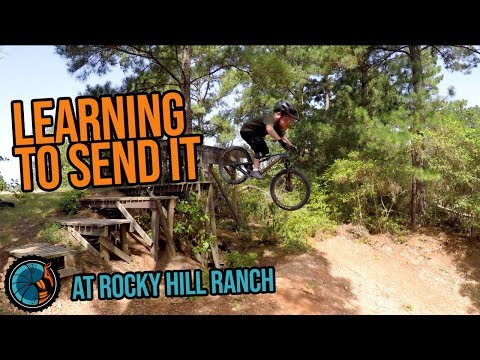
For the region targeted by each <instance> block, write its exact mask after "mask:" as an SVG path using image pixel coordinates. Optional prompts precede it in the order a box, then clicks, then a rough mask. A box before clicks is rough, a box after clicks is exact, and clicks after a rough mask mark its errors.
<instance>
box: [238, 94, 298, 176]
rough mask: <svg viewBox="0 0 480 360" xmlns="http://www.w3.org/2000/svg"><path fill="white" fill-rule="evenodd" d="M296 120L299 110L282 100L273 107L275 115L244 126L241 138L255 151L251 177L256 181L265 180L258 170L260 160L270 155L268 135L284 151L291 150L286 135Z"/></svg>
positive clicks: (260, 118)
mask: <svg viewBox="0 0 480 360" xmlns="http://www.w3.org/2000/svg"><path fill="white" fill-rule="evenodd" d="M295 120H297V121H298V120H299V117H298V111H297V109H295V107H294V106H293V105H292V103H290V102H288V101H286V100H280V101H279V102H277V103H276V104H275V106H274V107H273V114H269V115H265V116H262V117H259V118H255V119H251V120H248V121H247V122H246V123H245V124H243V126H242V128H241V129H240V136H241V137H242V139H243V140H245V141H246V142H247V144H248V145H250V147H251V148H252V150H253V151H254V156H253V169H252V171H251V172H250V176H252V177H254V178H256V179H262V178H263V176H262V174H260V172H259V171H258V168H259V166H260V159H261V158H262V157H264V156H266V155H268V153H269V150H268V146H267V143H266V142H265V140H264V138H265V136H266V135H267V134H269V135H270V136H271V137H273V138H274V139H275V140H277V141H278V142H279V143H280V145H282V147H283V148H284V149H287V150H289V149H291V148H292V147H293V145H292V143H291V142H290V140H288V138H287V136H286V135H285V133H286V131H287V130H288V128H289V127H290V126H291V125H292V124H293V123H294V122H295Z"/></svg>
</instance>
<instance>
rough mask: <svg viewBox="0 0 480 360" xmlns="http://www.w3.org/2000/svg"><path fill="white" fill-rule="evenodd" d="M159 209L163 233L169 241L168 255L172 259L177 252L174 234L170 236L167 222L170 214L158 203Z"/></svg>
mask: <svg viewBox="0 0 480 360" xmlns="http://www.w3.org/2000/svg"><path fill="white" fill-rule="evenodd" d="M170 201H172V200H170ZM157 207H158V213H159V214H160V225H161V226H162V230H163V233H164V234H165V238H166V239H167V255H168V257H170V258H172V257H174V256H175V255H176V251H175V244H174V242H173V234H170V231H169V226H168V222H167V215H168V212H167V210H166V209H165V208H164V207H163V206H162V205H161V203H160V202H159V201H158V202H157Z"/></svg>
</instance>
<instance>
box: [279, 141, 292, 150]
mask: <svg viewBox="0 0 480 360" xmlns="http://www.w3.org/2000/svg"><path fill="white" fill-rule="evenodd" d="M278 142H279V143H280V145H282V147H283V148H284V149H285V150H288V149H289V148H290V146H288V144H287V142H286V141H285V140H283V139H280V140H278Z"/></svg>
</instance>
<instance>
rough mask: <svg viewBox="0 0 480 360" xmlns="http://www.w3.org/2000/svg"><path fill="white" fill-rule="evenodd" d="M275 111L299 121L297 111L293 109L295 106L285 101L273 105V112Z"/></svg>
mask: <svg viewBox="0 0 480 360" xmlns="http://www.w3.org/2000/svg"><path fill="white" fill-rule="evenodd" d="M277 111H281V112H282V115H283V114H288V115H290V116H291V117H292V118H294V119H295V120H299V117H298V111H297V109H295V106H293V105H292V103H290V102H288V101H286V100H280V101H279V102H277V103H276V104H275V106H274V107H273V112H277Z"/></svg>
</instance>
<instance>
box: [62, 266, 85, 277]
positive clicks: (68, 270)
mask: <svg viewBox="0 0 480 360" xmlns="http://www.w3.org/2000/svg"><path fill="white" fill-rule="evenodd" d="M80 273H81V271H80V270H79V269H77V268H75V267H68V268H63V269H59V270H58V274H59V275H60V277H61V278H64V277H67V276H72V275H75V274H80Z"/></svg>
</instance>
